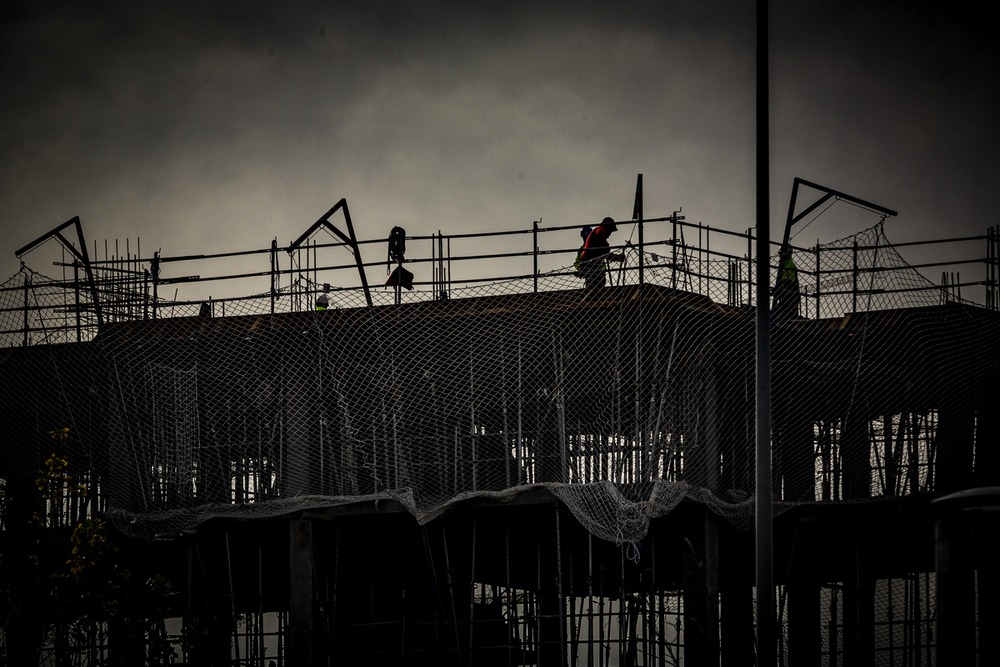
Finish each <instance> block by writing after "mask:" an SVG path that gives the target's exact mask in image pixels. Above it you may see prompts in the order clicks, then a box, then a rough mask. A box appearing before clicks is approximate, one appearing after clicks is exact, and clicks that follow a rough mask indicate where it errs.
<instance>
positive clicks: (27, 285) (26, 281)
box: [24, 273, 31, 347]
mask: <svg viewBox="0 0 1000 667" xmlns="http://www.w3.org/2000/svg"><path fill="white" fill-rule="evenodd" d="M30 289H31V274H29V273H25V274H24V347H28V290H30Z"/></svg>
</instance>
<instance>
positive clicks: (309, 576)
mask: <svg viewBox="0 0 1000 667" xmlns="http://www.w3.org/2000/svg"><path fill="white" fill-rule="evenodd" d="M288 534H289V549H288V576H289V581H288V625H287V626H286V627H287V638H286V639H287V644H286V650H287V652H288V656H287V662H288V664H289V665H302V666H303V667H309V666H311V665H315V664H316V656H317V655H318V654H319V652H317V651H315V650H314V644H315V641H316V619H315V616H316V613H315V609H316V604H315V592H314V590H313V565H312V556H311V554H310V549H311V543H312V524H311V522H310V521H309V520H306V519H299V518H293V519H291V521H289V533H288Z"/></svg>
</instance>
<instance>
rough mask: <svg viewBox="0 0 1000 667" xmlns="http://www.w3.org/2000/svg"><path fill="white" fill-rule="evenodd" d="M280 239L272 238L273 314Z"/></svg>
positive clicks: (276, 290) (276, 291) (276, 289)
mask: <svg viewBox="0 0 1000 667" xmlns="http://www.w3.org/2000/svg"><path fill="white" fill-rule="evenodd" d="M277 282H278V239H271V314H272V315H274V299H275V297H276V296H277V293H278V286H277Z"/></svg>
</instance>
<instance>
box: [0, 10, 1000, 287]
mask: <svg viewBox="0 0 1000 667" xmlns="http://www.w3.org/2000/svg"><path fill="white" fill-rule="evenodd" d="M772 16H773V17H774V18H773V22H772V38H773V42H772V64H773V74H772V87H773V90H772V99H773V106H772V111H773V116H772V127H773V131H774V135H773V141H772V145H773V152H772V155H773V166H772V179H773V180H772V192H773V204H774V210H775V211H776V216H777V217H780V215H781V214H783V208H782V207H783V206H784V203H783V202H784V201H785V200H786V198H787V196H788V187H789V185H790V183H791V179H792V177H793V176H802V177H805V178H809V179H811V180H816V181H818V182H821V183H826V184H828V185H830V186H832V187H838V188H840V189H843V190H847V191H849V192H853V193H855V194H858V195H859V196H864V197H867V198H870V199H872V200H874V201H878V202H880V203H884V204H885V205H888V206H893V207H895V208H898V209H900V211H901V212H904V213H909V214H910V215H911V216H912V215H914V214H916V213H917V212H919V214H920V215H924V216H927V217H928V219H930V220H931V221H933V220H935V219H939V218H940V217H941V216H942V215H943V214H944V213H943V212H945V211H949V210H956V209H957V210H959V211H961V217H962V218H963V219H975V224H976V228H977V229H978V227H979V226H982V225H983V224H985V223H986V222H988V221H986V220H983V219H982V218H983V215H984V213H983V212H984V210H986V207H985V204H984V203H983V201H984V200H983V198H982V197H981V196H979V195H978V194H977V190H978V191H979V192H980V193H981V192H982V191H984V190H985V189H986V188H987V187H988V185H989V184H990V183H992V182H995V177H996V168H995V167H993V161H992V156H993V155H994V154H995V152H996V148H997V146H996V132H995V131H994V130H993V129H992V118H994V117H996V111H997V101H996V95H995V92H996V91H995V89H994V88H993V87H992V86H993V84H992V81H993V78H994V76H993V72H994V71H995V66H996V64H997V63H996V58H995V56H996V51H995V48H994V47H993V46H992V45H991V44H990V43H989V42H988V40H986V39H984V38H983V37H984V35H983V30H982V29H981V28H980V27H979V26H981V25H983V23H982V22H981V21H979V20H978V17H977V16H975V15H963V14H961V13H959V12H956V11H950V12H949V13H947V14H945V15H939V14H934V12H933V11H932V10H931V9H929V6H919V5H903V4H899V5H889V6H876V7H874V8H873V7H870V6H869V5H867V4H862V3H833V4H826V3H823V4H820V3H791V2H783V3H774V4H773V5H772ZM752 26H753V6H752V3H737V2H729V3H700V2H685V3H674V2H634V3H624V4H620V3H616V4H614V5H612V4H610V3H600V2H592V3H576V4H574V5H573V6H572V7H567V5H566V4H565V3H559V2H535V3H528V2H523V3H511V2H505V3H499V2H497V3H458V2H436V3H435V2H430V3H426V2H421V3H415V2H411V3H370V2H365V3H362V2H337V3H314V4H296V5H294V6H291V7H288V6H284V5H279V4H277V3H268V2H245V3H238V4H235V5H234V4H232V3H205V2H199V3H194V2H190V3H162V4H155V5H152V6H150V5H149V3H147V4H141V5H140V4H125V3H120V4H118V3H76V4H73V5H69V6H64V5H63V4H61V3H59V4H51V5H46V4H44V3H42V4H30V5H27V4H26V5H23V6H22V7H20V8H18V7H16V6H14V8H13V9H11V8H10V6H8V8H7V10H6V14H4V15H3V16H2V34H0V38H2V39H0V44H2V45H0V49H2V52H0V53H2V63H0V65H2V69H0V82H2V84H3V86H4V88H5V90H6V91H9V92H8V93H7V94H6V96H5V104H4V105H3V106H2V107H0V123H2V127H3V128H4V131H3V133H2V134H0V218H2V220H3V224H4V225H5V229H7V230H9V232H11V233H9V234H8V236H10V237H11V238H12V239H13V240H12V242H11V243H12V248H10V249H13V247H16V246H17V245H20V243H22V242H25V241H27V240H30V238H33V237H34V236H36V235H38V234H40V233H41V232H43V231H45V230H46V229H49V228H51V227H52V226H54V225H55V224H58V223H59V222H61V221H63V220H65V219H67V218H69V217H71V216H72V215H75V214H80V215H81V217H82V218H83V219H84V224H85V227H86V229H87V231H88V233H89V234H90V235H91V236H93V237H97V238H105V237H111V238H114V237H121V238H124V237H128V236H131V237H133V238H134V237H135V236H137V235H141V236H142V238H143V242H144V248H148V247H150V246H155V247H163V248H164V251H165V252H167V253H169V254H175V253H176V254H179V253H186V252H193V251H196V250H198V251H225V250H233V249H237V248H246V247H262V246H264V245H266V244H267V243H268V241H269V239H270V238H271V237H273V236H278V237H279V240H280V241H281V242H283V243H284V242H287V241H288V240H290V239H291V238H293V237H294V236H296V235H297V234H298V233H299V232H300V231H301V230H302V229H303V228H304V227H305V226H307V225H308V224H309V223H310V222H311V221H312V220H315V218H316V216H317V215H318V214H319V213H322V212H323V211H325V210H326V209H327V208H328V207H329V206H330V205H331V204H332V203H333V202H335V201H336V200H337V199H339V198H340V197H347V198H348V200H349V201H350V203H351V208H352V211H354V212H355V219H356V220H357V221H358V222H359V226H360V227H361V228H362V229H361V234H362V236H366V237H377V236H383V235H384V234H385V233H387V230H388V229H389V228H390V227H391V226H392V225H394V224H405V225H406V226H407V228H408V230H410V231H411V233H428V232H430V231H432V230H436V229H444V230H446V231H461V230H466V229H473V228H475V229H494V228H503V229H514V228H523V227H524V226H525V225H527V224H530V221H531V220H532V219H537V217H538V216H544V218H545V220H546V221H547V222H552V223H554V224H562V223H574V222H587V221H589V220H592V219H596V218H599V217H602V216H603V215H605V214H612V215H616V216H620V217H625V216H627V215H628V213H629V212H630V210H631V209H630V204H631V190H632V188H633V187H634V179H635V174H636V173H638V172H643V173H644V174H645V183H646V202H647V204H646V210H647V212H649V213H650V214H669V212H670V211H671V210H674V209H676V208H677V207H678V206H684V207H685V211H686V212H689V213H690V214H691V215H692V216H693V217H692V219H696V220H697V219H700V220H704V221H705V222H708V223H709V224H712V225H713V226H721V227H724V228H727V229H734V230H738V229H744V228H745V227H747V226H749V225H750V224H752V208H753V178H754V175H753V142H754V129H753V128H754V124H753V123H754V117H753V94H754V88H753V85H754V83H753V77H754V58H753V43H754V42H753V39H754V35H753V29H752ZM956 200H960V203H956ZM913 219H914V218H912V217H911V218H910V220H911V221H912V220H913ZM848 231H853V230H848ZM8 252H9V250H8ZM10 259H12V257H8V258H5V261H9V260H10ZM4 266H9V265H8V264H5V265H4ZM9 272H10V271H6V272H5V273H9Z"/></svg>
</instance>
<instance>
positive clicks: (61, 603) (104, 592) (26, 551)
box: [0, 429, 175, 665]
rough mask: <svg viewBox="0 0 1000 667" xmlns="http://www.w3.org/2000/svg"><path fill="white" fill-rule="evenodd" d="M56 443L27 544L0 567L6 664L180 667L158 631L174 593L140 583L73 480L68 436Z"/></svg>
mask: <svg viewBox="0 0 1000 667" xmlns="http://www.w3.org/2000/svg"><path fill="white" fill-rule="evenodd" d="M51 435H52V438H53V439H54V440H55V441H56V443H55V445H56V446H55V449H56V451H55V452H53V454H52V456H50V457H49V458H48V459H47V460H46V461H45V464H44V468H43V469H42V470H40V471H39V473H38V477H37V478H36V479H35V488H36V489H37V494H38V495H37V505H36V507H37V509H36V511H35V512H34V513H33V515H32V516H31V519H30V524H31V525H30V530H29V532H28V535H29V539H26V540H24V541H23V543H22V544H20V545H16V546H18V547H19V548H16V549H14V550H12V553H11V555H10V558H9V559H8V557H7V554H4V558H3V561H2V562H0V571H2V577H0V581H2V584H0V586H2V588H0V599H3V600H4V601H5V604H4V610H3V612H0V624H2V629H3V631H4V635H5V641H4V642H3V643H2V647H0V648H2V652H0V664H11V665H13V664H31V663H30V662H27V661H28V660H29V659H30V656H31V655H34V656H35V657H34V660H33V662H34V664H38V662H39V661H40V660H41V658H42V655H43V652H45V653H51V654H52V655H53V656H54V658H55V664H57V665H77V664H79V665H82V664H86V665H125V664H128V665H134V664H143V663H145V664H155V665H161V664H169V663H172V662H174V660H175V656H174V652H173V650H172V648H171V647H170V644H169V642H168V641H167V639H166V637H165V636H164V635H163V633H162V632H161V631H160V630H159V628H158V626H160V627H162V623H161V621H162V619H163V618H164V617H165V616H168V615H169V611H168V601H169V598H170V595H171V586H170V584H169V583H168V582H167V581H166V580H165V579H164V578H163V577H162V576H161V575H154V576H151V577H147V578H143V577H140V576H136V575H135V574H134V572H133V569H137V568H132V567H129V563H128V562H127V558H126V556H125V554H124V553H123V552H122V551H121V550H120V549H119V548H118V547H117V546H116V545H115V544H113V543H112V542H111V541H110V539H109V537H108V534H109V527H108V525H107V523H106V522H105V521H104V520H103V518H101V517H99V516H96V515H95V513H94V512H93V511H92V510H93V508H92V507H91V508H90V510H91V511H88V506H87V499H88V492H89V489H88V486H87V485H86V484H82V483H78V482H77V481H76V480H75V479H74V477H73V476H72V474H71V473H70V467H69V461H68V459H67V458H66V457H65V456H64V455H62V452H65V451H66V449H67V448H66V445H67V442H68V439H69V430H68V429H57V430H56V431H52V432H51ZM71 506H75V507H79V508H80V512H79V514H78V516H76V517H68V515H67V512H66V510H67V508H68V507H71ZM0 511H6V504H4V505H2V506H0ZM5 519H6V517H5ZM67 519H68V520H67Z"/></svg>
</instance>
